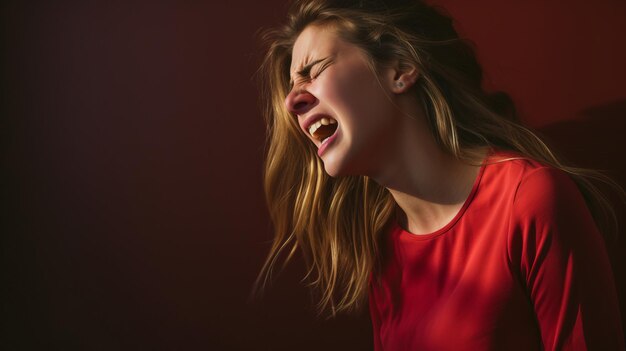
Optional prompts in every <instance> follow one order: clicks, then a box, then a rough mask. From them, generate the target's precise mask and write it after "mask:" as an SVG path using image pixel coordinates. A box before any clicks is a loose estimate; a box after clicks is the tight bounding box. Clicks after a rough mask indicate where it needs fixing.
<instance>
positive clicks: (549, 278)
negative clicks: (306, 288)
mask: <svg viewBox="0 0 626 351" xmlns="http://www.w3.org/2000/svg"><path fill="white" fill-rule="evenodd" d="M493 157H494V156H492V160H493ZM379 278H380V281H379V283H377V280H376V279H372V282H371V286H370V311H371V317H372V322H373V328H374V342H375V350H377V351H378V350H386V351H395V350H525V351H528V350H542V349H545V350H587V349H590V350H623V349H624V338H623V335H622V329H621V320H620V316H619V308H618V302H617V295H616V291H615V285H614V282H613V277H612V273H611V267H610V263H609V261H608V259H607V254H606V250H605V247H604V242H603V239H602V237H601V235H600V233H599V232H598V230H597V228H596V226H595V224H594V221H593V218H592V217H591V215H590V213H589V210H588V209H587V207H586V205H585V201H584V199H583V197H582V196H581V194H580V192H579V190H578V188H577V187H576V185H575V183H574V182H573V181H572V180H571V179H570V178H569V177H568V176H567V175H566V174H565V173H564V172H562V171H559V170H556V169H553V168H549V167H545V166H542V165H541V164H539V163H537V162H534V161H531V160H527V159H524V160H519V159H518V160H509V161H503V162H500V163H492V164H489V162H487V163H486V165H483V166H482V168H481V170H480V173H479V176H478V177H477V179H476V181H475V184H474V186H473V189H472V191H471V194H470V195H469V197H468V199H467V200H466V201H465V203H464V205H463V207H462V209H461V210H460V211H459V213H458V214H457V215H456V217H455V218H454V219H453V220H452V221H451V222H450V223H449V224H448V225H446V226H445V227H443V228H441V229H440V230H438V231H436V232H434V233H430V234H426V235H415V234H411V233H409V232H407V231H405V230H404V229H402V228H401V227H400V226H399V225H397V224H394V226H393V228H392V229H391V231H390V233H389V235H388V236H387V237H386V248H385V255H384V258H383V265H382V270H381V274H380V277H379Z"/></svg>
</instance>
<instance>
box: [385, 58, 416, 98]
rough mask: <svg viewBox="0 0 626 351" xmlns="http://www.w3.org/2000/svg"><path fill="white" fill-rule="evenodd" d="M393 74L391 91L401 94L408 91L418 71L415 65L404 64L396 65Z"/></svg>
mask: <svg viewBox="0 0 626 351" xmlns="http://www.w3.org/2000/svg"><path fill="white" fill-rule="evenodd" d="M396 67H397V68H396V69H395V74H394V77H393V81H392V86H391V91H392V92H394V93H396V94H402V93H405V92H406V91H408V90H409V89H410V88H411V87H412V86H413V85H414V84H415V82H416V81H417V78H418V77H419V73H418V70H417V67H415V66H413V65H411V66H404V67H402V68H400V67H398V65H396Z"/></svg>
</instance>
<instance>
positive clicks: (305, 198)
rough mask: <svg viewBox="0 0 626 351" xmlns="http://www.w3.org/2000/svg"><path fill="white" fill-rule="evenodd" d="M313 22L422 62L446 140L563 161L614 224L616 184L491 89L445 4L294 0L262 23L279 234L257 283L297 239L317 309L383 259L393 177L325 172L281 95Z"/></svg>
mask: <svg viewBox="0 0 626 351" xmlns="http://www.w3.org/2000/svg"><path fill="white" fill-rule="evenodd" d="M312 24H316V25H332V26H334V28H335V29H337V33H338V35H339V36H340V37H341V38H342V39H343V40H346V41H347V42H350V43H352V44H354V45H356V46H358V47H360V48H361V49H362V50H363V51H364V52H365V53H366V55H367V56H368V58H369V60H370V66H371V67H372V69H374V70H375V69H376V67H381V65H384V64H385V63H389V62H391V60H399V61H400V63H401V64H407V65H413V66H414V67H417V69H418V71H419V72H420V77H419V80H418V82H417V83H416V87H417V88H416V89H414V91H415V98H416V99H419V100H420V101H421V103H422V104H423V106H424V108H425V111H426V118H427V120H428V123H429V126H430V130H431V132H432V135H433V136H434V138H435V140H436V142H437V143H438V144H439V146H440V147H441V148H442V149H443V150H444V151H446V152H447V153H449V154H450V155H453V156H454V157H456V158H457V159H459V160H463V161H465V162H468V163H472V164H476V163H480V161H481V160H479V159H478V153H477V150H479V149H484V148H485V147H489V148H494V149H500V150H508V151H513V152H515V153H517V154H519V155H521V157H528V158H531V159H534V160H537V161H540V162H542V163H544V164H547V165H550V166H553V167H556V168H558V169H561V170H563V171H565V172H567V173H569V174H570V175H571V177H572V178H573V179H574V181H575V182H576V183H577V185H578V187H579V189H580V190H581V192H582V194H583V196H584V197H585V200H586V201H587V204H588V207H589V208H590V210H591V212H592V215H593V217H594V219H595V221H596V224H597V225H598V227H599V228H600V230H601V231H602V232H604V233H612V232H616V225H617V224H616V216H615V213H614V212H613V210H612V208H611V206H610V203H609V202H608V200H607V199H606V198H605V197H604V196H603V194H602V193H601V192H600V191H599V190H598V188H597V187H596V186H595V185H594V183H595V182H596V181H602V182H605V183H608V184H610V185H613V186H616V187H617V188H619V186H617V185H616V184H615V183H614V182H612V181H611V180H610V179H608V178H607V177H605V176H604V175H602V174H600V173H597V172H595V171H591V170H586V169H580V168H573V167H568V166H565V165H563V164H562V163H561V162H560V161H559V160H558V159H557V158H556V157H555V156H554V154H553V153H552V152H551V151H550V149H549V148H548V147H547V146H546V145H545V144H544V143H543V142H542V141H541V139H540V138H539V137H537V136H536V135H535V134H534V133H533V132H531V131H530V130H529V129H527V128H525V127H523V126H522V125H521V124H520V123H519V121H518V117H517V114H516V111H515V108H514V105H513V103H512V101H511V99H510V98H509V97H508V95H506V94H505V93H502V92H496V93H489V92H487V91H485V90H484V89H483V87H482V78H483V74H482V69H481V66H480V65H479V63H478V62H477V59H476V56H475V54H474V51H473V49H472V46H471V44H470V43H469V42H468V41H467V40H465V39H462V38H460V37H459V35H458V34H457V32H456V30H455V29H454V27H453V22H452V20H451V18H450V17H448V16H447V15H445V14H443V13H442V11H441V10H439V9H436V8H434V7H432V6H430V5H427V4H425V3H424V2H422V1H419V0H386V1H385V0H369V1H368V0H361V1H356V0H355V1H346V0H301V1H295V2H294V3H293V4H292V6H291V8H290V10H289V12H288V19H287V22H286V24H285V25H283V26H281V27H278V28H274V29H270V30H266V31H265V32H264V34H263V39H264V40H265V43H266V45H267V52H266V55H265V59H264V61H263V63H262V65H261V67H260V69H259V72H258V77H259V81H260V83H261V87H260V90H261V98H262V102H263V103H264V117H265V121H266V126H267V143H266V145H267V156H266V160H265V173H264V186H265V195H266V200H267V206H268V208H269V214H270V217H271V220H272V223H273V226H274V232H275V236H274V240H273V244H272V246H271V249H270V251H269V255H268V257H267V259H266V261H265V264H264V265H263V268H262V269H261V272H260V274H259V276H258V278H257V281H256V283H255V291H256V292H260V291H262V290H263V289H264V288H265V286H266V284H267V283H268V282H269V281H271V279H272V273H273V271H274V269H275V267H276V266H277V264H278V263H279V262H282V267H284V264H286V263H287V262H288V261H289V260H290V259H291V258H292V257H293V255H294V254H295V253H296V252H297V250H298V248H299V249H300V250H301V251H302V255H303V257H304V259H305V263H306V266H307V269H308V271H307V274H306V276H305V278H304V280H305V281H306V282H308V284H309V285H310V286H311V287H313V288H314V289H313V291H315V292H317V293H318V301H319V302H318V307H319V311H320V312H324V311H326V312H330V315H335V314H336V313H337V312H339V311H350V310H356V309H359V308H360V307H361V306H363V305H364V303H365V302H366V300H367V290H368V284H369V280H370V276H371V274H372V272H375V271H376V267H377V266H378V264H379V257H380V254H381V248H380V236H381V235H382V234H383V233H384V232H385V231H386V230H387V229H388V226H389V225H390V223H391V221H392V220H393V217H394V215H395V213H396V210H397V205H396V203H395V201H394V199H393V198H392V196H391V195H390V193H389V192H388V191H387V189H385V188H384V187H382V186H380V185H378V184H377V183H375V182H374V181H372V180H371V179H369V178H368V177H366V176H345V177H337V178H332V177H330V176H328V175H327V174H326V172H325V171H324V166H323V163H322V162H321V160H320V159H319V157H318V156H317V154H316V150H315V147H314V145H313V144H312V143H311V142H310V141H309V140H308V138H307V137H306V136H305V135H304V134H303V133H302V131H301V130H300V127H299V126H298V123H297V120H296V118H294V116H293V115H292V114H291V113H289V112H288V111H287V109H286V107H285V98H286V96H287V94H288V93H289V91H290V84H289V78H290V76H289V74H290V73H289V67H290V63H291V51H292V48H293V45H294V42H295V40H296V38H297V37H298V35H299V34H300V33H301V32H302V31H303V30H304V28H305V27H307V26H309V25H312Z"/></svg>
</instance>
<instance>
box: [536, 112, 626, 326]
mask: <svg viewBox="0 0 626 351" xmlns="http://www.w3.org/2000/svg"><path fill="white" fill-rule="evenodd" d="M539 133H540V134H541V135H542V136H543V137H544V138H545V139H546V141H547V142H548V144H549V145H550V146H551V147H552V148H553V149H554V150H555V151H556V152H557V154H559V155H561V156H562V157H563V159H564V160H565V161H566V162H567V163H568V164H573V165H576V166H580V167H585V168H591V169H596V170H600V171H602V172H603V173H604V174H606V175H608V176H609V177H611V178H612V179H613V180H614V181H616V182H617V183H618V184H619V185H620V186H621V187H622V188H624V189H626V157H624V153H625V152H626V138H625V137H624V136H625V135H626V100H617V101H613V102H610V103H607V104H604V105H598V106H592V107H589V108H586V109H584V110H582V111H581V112H580V115H579V118H577V119H571V120H566V121H562V122H557V123H554V124H551V125H548V126H546V127H543V128H541V129H539ZM607 195H609V198H610V199H611V200H612V202H613V204H614V206H615V207H614V208H615V211H616V213H617V215H618V219H619V221H620V222H619V226H620V227H619V233H618V236H617V238H616V239H615V240H614V241H610V240H611V239H608V240H609V242H608V244H607V247H608V249H609V254H610V255H611V260H612V264H613V273H614V276H615V282H616V285H617V290H618V294H619V299H620V310H621V314H622V326H623V327H624V328H625V334H626V204H625V203H624V202H623V201H620V199H619V198H618V197H617V196H615V193H614V192H608V193H607Z"/></svg>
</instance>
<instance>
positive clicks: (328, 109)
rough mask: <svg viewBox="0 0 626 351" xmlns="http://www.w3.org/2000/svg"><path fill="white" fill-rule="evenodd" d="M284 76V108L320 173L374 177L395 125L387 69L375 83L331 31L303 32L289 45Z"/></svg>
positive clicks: (360, 58)
mask: <svg viewBox="0 0 626 351" xmlns="http://www.w3.org/2000/svg"><path fill="white" fill-rule="evenodd" d="M290 75H291V79H292V81H293V88H292V90H291V92H290V93H289V94H288V96H287V98H286V101H285V104H286V106H287V109H288V110H289V111H290V112H291V113H293V114H295V115H296V116H297V118H298V123H299V124H300V127H301V129H302V132H303V133H304V134H305V135H306V136H307V137H308V138H309V139H310V140H311V142H313V143H314V144H315V146H317V148H318V151H317V152H318V155H319V157H320V158H321V159H322V161H323V162H324V167H325V169H326V172H327V173H328V174H329V175H331V176H340V175H371V174H372V173H375V172H377V171H378V170H377V168H379V167H381V166H382V162H383V161H384V159H385V154H386V153H387V152H388V146H389V145H391V144H392V140H393V137H394V135H395V134H396V132H397V130H396V129H397V128H398V126H399V125H400V124H399V123H397V121H395V119H396V118H397V115H398V109H397V108H396V107H395V105H394V104H393V102H392V95H393V94H392V93H390V91H389V89H387V88H386V86H387V85H388V81H389V80H393V74H392V73H390V69H382V70H381V72H380V76H379V77H380V78H378V77H377V76H376V74H375V73H374V72H372V70H371V69H370V67H369V65H368V59H367V57H366V56H365V54H364V53H363V52H362V51H361V49H359V48H358V47H357V46H355V45H353V44H350V43H348V42H346V41H344V40H342V39H340V38H339V37H338V36H337V35H336V34H335V30H334V29H333V27H329V26H326V27H321V26H308V27H307V28H305V30H304V31H302V33H301V34H300V35H299V36H298V38H297V40H296V42H295V44H294V47H293V51H292V61H291V67H290Z"/></svg>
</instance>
